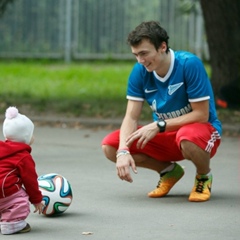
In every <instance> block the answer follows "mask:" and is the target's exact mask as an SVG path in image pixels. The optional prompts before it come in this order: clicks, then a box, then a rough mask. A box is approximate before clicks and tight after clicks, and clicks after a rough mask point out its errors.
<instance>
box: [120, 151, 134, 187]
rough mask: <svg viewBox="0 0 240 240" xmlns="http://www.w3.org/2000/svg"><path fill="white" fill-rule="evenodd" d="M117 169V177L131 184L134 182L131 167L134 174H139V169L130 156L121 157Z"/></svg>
mask: <svg viewBox="0 0 240 240" xmlns="http://www.w3.org/2000/svg"><path fill="white" fill-rule="evenodd" d="M116 167H117V175H118V176H119V178H120V179H122V180H125V181H127V182H130V183H131V182H132V181H133V180H132V177H131V174H130V167H131V168H132V170H133V172H134V173H137V168H136V165H135V162H134V160H133V158H132V156H131V155H130V154H127V155H121V156H119V157H118V158H117V161H116Z"/></svg>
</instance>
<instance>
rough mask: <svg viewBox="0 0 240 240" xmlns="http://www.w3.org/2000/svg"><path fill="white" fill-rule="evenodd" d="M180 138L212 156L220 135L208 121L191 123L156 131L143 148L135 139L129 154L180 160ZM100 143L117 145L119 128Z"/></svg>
mask: <svg viewBox="0 0 240 240" xmlns="http://www.w3.org/2000/svg"><path fill="white" fill-rule="evenodd" d="M182 140H188V141H190V142H193V143H194V144H196V145H197V146H199V147H200V148H201V149H203V150H204V151H206V152H209V153H210V156H211V157H213V156H214V155H215V153H216V151H217V148H218V146H219V145H220V141H221V137H220V135H219V133H218V132H217V131H216V129H215V128H214V127H213V126H212V125H211V124H210V123H193V124H188V125H185V126H183V127H181V128H180V129H179V130H177V131H173V132H164V133H158V134H157V135H156V136H155V137H154V138H153V139H151V140H150V141H149V142H148V143H147V144H146V146H145V147H144V148H143V149H138V148H137V147H136V143H137V140H136V141H134V142H133V144H132V146H131V147H130V152H131V154H139V153H142V154H145V155H148V156H150V157H152V158H154V159H156V160H159V161H180V160H183V159H184V158H183V156H182V153H181V150H180V143H181V141H182ZM102 145H110V146H112V147H114V148H116V149H118V146H119V130H116V131H114V132H112V133H110V134H109V135H107V136H106V137H105V138H104V139H103V140H102Z"/></svg>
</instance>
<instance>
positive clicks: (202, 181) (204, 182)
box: [188, 175, 212, 202]
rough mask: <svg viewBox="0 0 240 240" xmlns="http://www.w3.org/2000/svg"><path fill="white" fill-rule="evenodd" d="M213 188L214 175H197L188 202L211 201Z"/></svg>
mask: <svg viewBox="0 0 240 240" xmlns="http://www.w3.org/2000/svg"><path fill="white" fill-rule="evenodd" d="M211 188H212V175H210V176H206V175H197V176H196V178H195V183H194V187H193V189H192V192H191V193H190V196H189V198H188V200H189V201H190V202H205V201H207V200H209V199H210V196H211Z"/></svg>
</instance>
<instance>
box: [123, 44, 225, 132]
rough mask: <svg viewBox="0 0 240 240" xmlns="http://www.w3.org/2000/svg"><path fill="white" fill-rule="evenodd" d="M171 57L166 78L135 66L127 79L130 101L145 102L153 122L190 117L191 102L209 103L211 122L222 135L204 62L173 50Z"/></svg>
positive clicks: (193, 56)
mask: <svg viewBox="0 0 240 240" xmlns="http://www.w3.org/2000/svg"><path fill="white" fill-rule="evenodd" d="M170 54H171V64H170V68H169V71H168V73H167V74H166V76H165V77H163V78H161V77H159V76H158V75H157V73H156V72H154V71H153V72H148V71H147V70H146V69H145V67H144V66H143V65H141V64H139V63H136V64H135V66H134V68H133V70H132V72H131V74H130V76H129V80H128V89H127V99H129V100H135V101H144V100H146V101H147V103H148V104H149V105H150V107H151V109H152V111H153V120H154V121H156V120H157V119H159V118H162V119H169V118H175V117H178V116H181V115H184V114H187V113H189V112H191V111H192V108H191V105H190V103H191V102H200V101H204V100H209V119H208V121H209V122H210V123H211V124H212V125H213V127H214V128H215V129H216V130H217V131H218V133H219V134H220V135H221V134H222V127H221V123H220V121H219V120H218V118H217V113H216V108H215V101H214V96H213V91H212V86H211V83H210V80H209V78H208V76H207V73H206V71H205V68H204V66H203V64H202V61H201V60H200V59H199V58H198V57H197V56H196V55H194V54H192V53H189V52H185V51H176V52H173V51H172V50H171V49H170Z"/></svg>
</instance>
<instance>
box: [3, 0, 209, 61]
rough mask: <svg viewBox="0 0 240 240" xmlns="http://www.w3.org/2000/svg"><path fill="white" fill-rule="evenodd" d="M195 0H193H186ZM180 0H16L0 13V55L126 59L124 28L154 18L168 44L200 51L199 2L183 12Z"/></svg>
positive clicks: (203, 52)
mask: <svg viewBox="0 0 240 240" xmlns="http://www.w3.org/2000/svg"><path fill="white" fill-rule="evenodd" d="M187 2H188V3H190V4H191V3H193V2H194V3H195V4H196V0H188V1H187ZM182 3H183V1H181V0H148V1H146V0H41V1H36V0H16V1H14V3H13V4H10V5H9V6H8V8H7V11H6V12H5V14H4V16H3V17H2V18H1V19H0V57H1V58H49V59H65V61H71V60H72V59H73V60H79V59H129V58H133V57H132V54H131V53H130V50H129V46H127V44H126V38H127V35H128V33H129V32H130V31H131V30H132V29H133V28H135V27H136V26H137V25H138V24H139V23H140V22H142V21H147V20H157V21H159V22H160V23H161V25H162V26H163V27H164V28H165V29H166V30H167V32H168V34H169V36H170V47H172V48H173V49H174V50H178V49H184V50H188V51H191V52H194V53H196V54H197V55H198V56H200V57H203V55H204V57H207V55H206V52H207V51H206V39H205V35H204V28H203V20H202V15H201V11H200V7H199V6H198V5H196V8H195V11H191V12H190V13H188V14H186V13H183V12H182V11H181V6H182V5H181V4H182Z"/></svg>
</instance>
